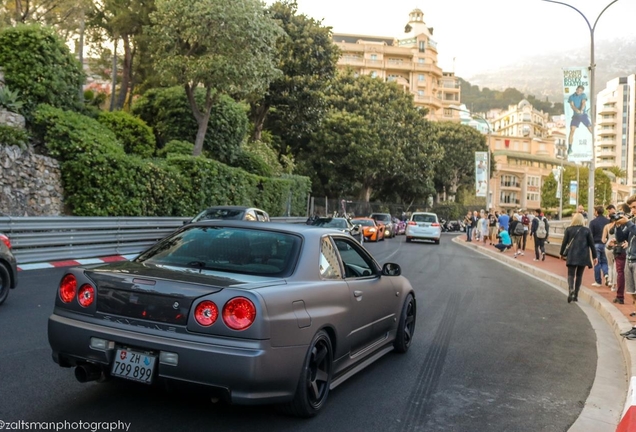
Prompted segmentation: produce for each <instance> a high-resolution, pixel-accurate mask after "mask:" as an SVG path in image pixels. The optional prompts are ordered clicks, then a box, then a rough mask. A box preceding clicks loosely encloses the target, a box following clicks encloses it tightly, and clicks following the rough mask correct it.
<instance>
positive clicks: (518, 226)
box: [508, 213, 523, 258]
mask: <svg viewBox="0 0 636 432" xmlns="http://www.w3.org/2000/svg"><path fill="white" fill-rule="evenodd" d="M508 232H509V233H510V237H512V247H513V249H514V251H515V254H514V257H515V258H517V256H518V255H523V251H522V250H521V239H522V238H523V224H522V223H521V217H519V215H518V214H516V213H515V214H514V215H513V216H512V222H510V226H509V227H508Z"/></svg>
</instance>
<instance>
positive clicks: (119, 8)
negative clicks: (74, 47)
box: [88, 0, 155, 109]
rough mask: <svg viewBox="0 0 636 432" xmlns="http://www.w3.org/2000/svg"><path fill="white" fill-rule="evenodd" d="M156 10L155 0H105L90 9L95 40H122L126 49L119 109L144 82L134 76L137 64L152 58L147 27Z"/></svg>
mask: <svg viewBox="0 0 636 432" xmlns="http://www.w3.org/2000/svg"><path fill="white" fill-rule="evenodd" d="M154 10H155V2H154V0H102V1H100V2H93V4H92V7H91V9H90V10H89V13H88V25H89V27H90V28H91V30H92V38H93V41H94V42H98V43H100V44H103V43H104V42H105V41H106V40H109V41H115V42H118V41H119V40H121V42H122V46H123V49H124V55H123V59H122V60H123V61H122V72H121V82H120V89H119V94H118V95H117V99H116V101H115V108H116V109H121V108H123V107H124V104H125V103H126V101H127V100H128V96H129V95H132V93H133V91H134V87H135V85H136V84H137V82H139V81H140V80H141V79H143V78H140V77H138V76H137V75H136V74H135V73H134V72H135V70H134V64H135V61H136V60H137V59H138V57H142V58H147V57H148V56H147V55H143V54H144V53H147V52H148V46H147V45H148V44H147V37H146V36H144V35H143V28H144V26H148V25H149V24H150V13H151V12H153V11H154ZM108 53H110V50H108ZM142 61H143V60H142Z"/></svg>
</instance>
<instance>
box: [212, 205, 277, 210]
mask: <svg viewBox="0 0 636 432" xmlns="http://www.w3.org/2000/svg"><path fill="white" fill-rule="evenodd" d="M252 208H253V209H256V207H247V206H231V205H218V206H212V207H208V208H206V210H211V209H224V210H248V209H252ZM257 210H260V209H257ZM263 211H265V210H263Z"/></svg>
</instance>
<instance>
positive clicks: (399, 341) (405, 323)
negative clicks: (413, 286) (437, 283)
mask: <svg viewBox="0 0 636 432" xmlns="http://www.w3.org/2000/svg"><path fill="white" fill-rule="evenodd" d="M416 318H417V307H416V305H415V298H413V295H411V294H409V295H408V296H407V297H406V301H405V302H404V305H403V306H402V313H401V314H400V322H399V323H398V329H397V334H396V336H395V341H394V342H393V348H394V349H395V352H397V353H405V352H407V351H408V350H409V347H410V346H411V342H412V340H413V333H415V320H416Z"/></svg>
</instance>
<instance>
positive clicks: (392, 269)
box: [382, 263, 402, 276]
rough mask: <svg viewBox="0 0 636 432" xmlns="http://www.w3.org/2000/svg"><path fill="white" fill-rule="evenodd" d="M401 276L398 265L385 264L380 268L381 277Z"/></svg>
mask: <svg viewBox="0 0 636 432" xmlns="http://www.w3.org/2000/svg"><path fill="white" fill-rule="evenodd" d="M401 274H402V269H401V268H400V266H399V264H395V263H386V264H384V265H383V266H382V275H383V276H400V275H401Z"/></svg>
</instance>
